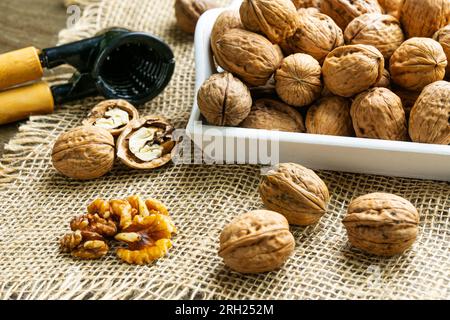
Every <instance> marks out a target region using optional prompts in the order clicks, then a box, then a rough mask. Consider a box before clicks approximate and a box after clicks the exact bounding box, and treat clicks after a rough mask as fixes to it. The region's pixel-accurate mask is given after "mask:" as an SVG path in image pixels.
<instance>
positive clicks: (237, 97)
mask: <svg viewBox="0 0 450 320" xmlns="http://www.w3.org/2000/svg"><path fill="white" fill-rule="evenodd" d="M197 102H198V106H199V108H200V112H201V113H202V115H203V116H204V117H205V119H206V121H208V123H210V124H212V125H217V126H237V125H238V124H239V123H241V122H242V121H243V120H244V119H245V118H246V117H247V116H248V114H249V113H250V109H251V107H252V97H251V95H250V91H249V89H248V88H247V86H246V85H245V84H243V83H242V81H241V80H239V79H238V78H235V77H233V75H232V74H231V73H229V72H223V73H217V74H213V75H212V76H211V77H210V78H209V79H208V80H206V81H205V83H204V84H203V85H202V86H201V87H200V89H199V91H198V94H197Z"/></svg>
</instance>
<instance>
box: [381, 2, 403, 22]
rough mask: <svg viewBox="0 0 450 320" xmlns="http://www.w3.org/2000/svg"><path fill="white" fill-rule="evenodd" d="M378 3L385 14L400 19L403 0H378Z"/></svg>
mask: <svg viewBox="0 0 450 320" xmlns="http://www.w3.org/2000/svg"><path fill="white" fill-rule="evenodd" d="M378 3H379V4H380V6H381V7H382V8H383V9H384V11H385V12H386V13H387V14H390V15H391V16H393V17H395V18H396V19H400V14H401V11H402V4H403V0H378Z"/></svg>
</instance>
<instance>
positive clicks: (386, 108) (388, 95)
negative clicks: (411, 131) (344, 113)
mask: <svg viewBox="0 0 450 320" xmlns="http://www.w3.org/2000/svg"><path fill="white" fill-rule="evenodd" d="M350 113H351V116H352V120H353V127H354V129H355V132H356V136H357V137H360V138H371V139H382V140H397V141H406V140H407V139H408V130H407V127H406V117H405V111H404V110H403V106H402V101H401V99H400V98H399V97H398V96H397V95H396V94H395V93H393V92H392V91H390V90H389V89H386V88H372V89H370V90H368V91H366V92H363V93H361V94H360V95H358V96H357V97H356V98H355V100H354V101H353V103H352V107H351V111H350Z"/></svg>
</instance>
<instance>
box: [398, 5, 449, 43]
mask: <svg viewBox="0 0 450 320" xmlns="http://www.w3.org/2000/svg"><path fill="white" fill-rule="evenodd" d="M400 21H401V23H402V25H403V30H404V31H405V35H406V37H407V38H412V37H429V38H431V37H432V36H433V34H434V33H435V32H436V31H438V30H439V29H440V28H442V27H444V26H446V25H448V24H450V0H403V6H402V12H401V18H400Z"/></svg>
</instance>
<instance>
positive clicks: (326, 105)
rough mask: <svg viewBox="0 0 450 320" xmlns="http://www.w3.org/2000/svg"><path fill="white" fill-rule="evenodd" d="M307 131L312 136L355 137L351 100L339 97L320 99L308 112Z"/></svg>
mask: <svg viewBox="0 0 450 320" xmlns="http://www.w3.org/2000/svg"><path fill="white" fill-rule="evenodd" d="M306 130H307V132H308V133H312V134H325V135H330V136H344V137H352V136H354V135H355V132H354V130H353V124H352V118H351V117H350V100H348V99H346V98H342V97H337V96H332V97H325V98H322V99H320V100H319V101H318V102H316V103H315V104H314V105H313V106H311V108H309V110H308V113H307V115H306Z"/></svg>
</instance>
